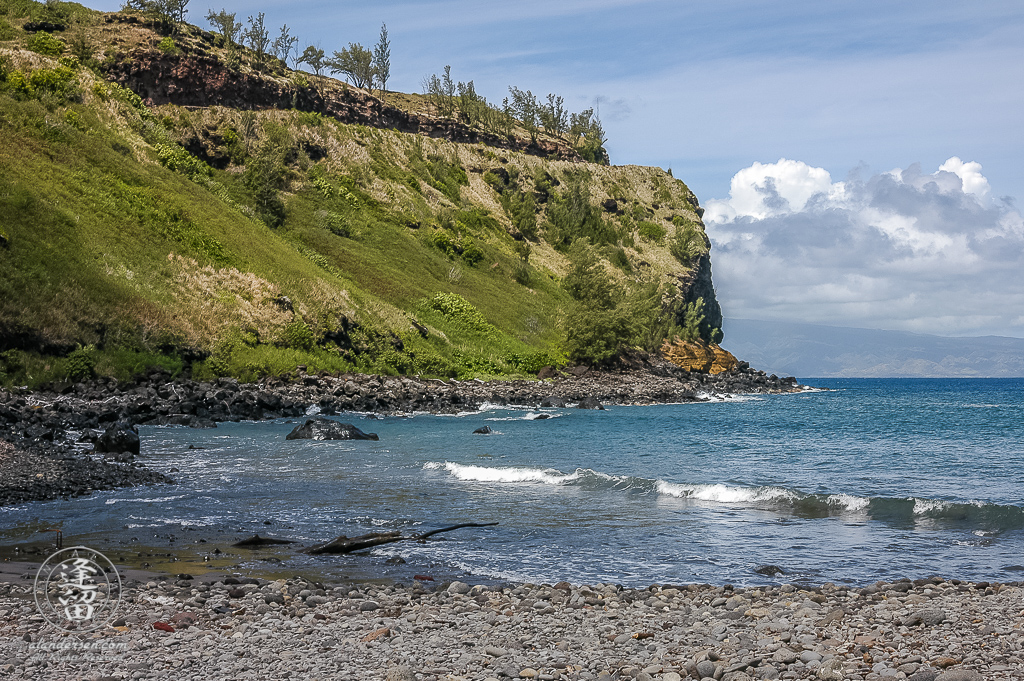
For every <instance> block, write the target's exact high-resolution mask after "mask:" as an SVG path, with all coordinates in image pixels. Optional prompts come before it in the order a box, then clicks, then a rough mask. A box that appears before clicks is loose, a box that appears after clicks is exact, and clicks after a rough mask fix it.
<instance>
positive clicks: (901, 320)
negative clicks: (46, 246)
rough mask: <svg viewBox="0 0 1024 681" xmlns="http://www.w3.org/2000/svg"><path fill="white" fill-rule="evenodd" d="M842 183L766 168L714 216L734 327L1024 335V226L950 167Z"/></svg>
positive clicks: (980, 185)
mask: <svg viewBox="0 0 1024 681" xmlns="http://www.w3.org/2000/svg"><path fill="white" fill-rule="evenodd" d="M865 174H866V171H865V170H864V169H863V168H860V169H855V170H853V171H851V173H850V174H849V175H848V176H847V177H846V178H845V179H843V180H841V181H833V178H832V177H831V175H830V174H829V172H828V171H826V170H825V169H823V168H816V167H813V166H810V165H808V164H806V163H803V162H801V161H794V160H788V159H780V160H779V161H778V162H777V163H754V164H753V165H751V166H750V167H748V168H744V169H743V170H741V171H739V172H738V173H736V175H735V176H734V177H733V178H732V182H731V186H730V192H729V197H728V198H726V199H718V200H712V201H709V202H708V203H707V206H706V209H707V210H706V213H705V216H704V219H705V222H706V223H707V226H708V229H707V231H708V234H709V236H710V237H711V240H712V242H713V244H714V246H715V251H714V257H713V260H714V264H715V282H716V284H717V285H718V290H719V297H720V298H721V301H722V305H723V308H724V310H725V312H726V316H730V317H736V318H751V319H769V320H790V321H805V322H816V323H826V324H835V325H840V326H858V327H871V328H885V329H899V330H908V331H918V332H922V333H935V334H940V335H983V334H996V335H1012V336H1024V323H1022V318H1021V310H1024V276H1022V275H1021V273H1022V272H1024V219H1022V217H1021V213H1020V212H1019V211H1018V210H1017V209H1015V208H1014V206H1013V204H1012V202H1011V201H1010V200H1009V199H997V198H994V197H993V196H992V190H991V187H990V185H989V182H988V180H987V178H986V177H985V176H984V175H983V174H982V167H981V164H979V163H977V162H974V161H970V162H965V161H963V160H961V159H960V158H958V157H955V156H954V157H952V158H950V159H949V160H948V161H946V162H945V163H943V164H942V165H941V166H939V168H937V169H936V170H935V171H933V172H925V171H923V170H922V169H921V167H920V166H919V165H918V164H914V165H911V166H909V167H907V168H905V169H902V170H899V169H897V170H893V171H889V172H885V173H879V174H873V175H870V176H868V177H866V178H865V177H863V175H865Z"/></svg>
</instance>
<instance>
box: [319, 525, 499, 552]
mask: <svg viewBox="0 0 1024 681" xmlns="http://www.w3.org/2000/svg"><path fill="white" fill-rule="evenodd" d="M497 524H498V523H460V524H458V525H452V526H451V527H442V528H441V529H439V530H431V531H430V532H423V533H421V534H414V535H410V536H408V537H403V536H402V533H401V532H371V533H370V534H362V535H359V536H358V537H346V536H345V535H341V536H340V537H337V538H335V539H332V540H331V541H329V542H326V543H324V544H317V545H315V546H310V547H309V548H308V549H303V550H302V553H309V554H312V555H314V556H318V555H321V554H324V553H352V552H353V551H361V550H363V549H369V548H373V547H374V546H380V545H381V544H391V543H393V542H396V541H409V540H413V541H423V540H425V539H426V538H427V537H430V536H433V535H435V534H440V533H441V532H451V531H452V530H458V529H461V528H463V527H490V526H492V525H497Z"/></svg>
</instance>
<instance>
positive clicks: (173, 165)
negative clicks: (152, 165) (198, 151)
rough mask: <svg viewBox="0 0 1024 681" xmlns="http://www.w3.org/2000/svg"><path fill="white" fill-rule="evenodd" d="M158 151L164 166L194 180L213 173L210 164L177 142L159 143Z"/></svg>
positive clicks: (197, 180) (158, 156) (196, 180)
mask: <svg viewBox="0 0 1024 681" xmlns="http://www.w3.org/2000/svg"><path fill="white" fill-rule="evenodd" d="M156 153H157V158H158V159H159V160H160V163H161V164H162V165H163V166H165V167H167V168H169V169H170V170H173V171H175V172H178V173H181V174H182V175H184V176H185V177H187V178H188V179H190V180H192V181H193V182H199V181H200V180H202V179H203V178H206V177H209V176H210V174H211V170H210V166H208V165H206V164H205V163H203V162H202V161H201V160H199V159H198V158H196V157H195V156H193V155H192V154H190V153H188V152H187V151H185V150H184V149H182V148H181V147H180V146H178V145H177V144H157V145H156Z"/></svg>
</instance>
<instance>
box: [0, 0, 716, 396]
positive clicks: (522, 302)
mask: <svg viewBox="0 0 1024 681" xmlns="http://www.w3.org/2000/svg"><path fill="white" fill-rule="evenodd" d="M54 7H56V8H57V9H58V10H60V9H61V8H62V7H63V8H64V10H65V12H66V14H67V15H68V16H71V17H72V19H70V20H68V21H66V22H65V23H66V24H67V26H66V28H65V29H64V30H63V31H55V32H54V34H53V35H51V34H49V33H46V32H44V31H42V30H35V31H26V30H25V28H24V27H25V26H26V24H27V23H28V22H31V21H36V22H37V23H38V21H39V16H38V15H39V14H41V13H45V12H46V11H52V10H53V8H54ZM48 8H49V9H48ZM3 12H6V16H2V15H0V216H2V218H0V220H2V222H0V225H2V226H0V346H2V347H0V349H2V350H3V351H4V352H3V354H2V355H0V372H2V375H0V380H2V381H3V382H5V383H7V384H11V383H14V384H26V383H27V384H31V385H38V384H40V383H43V382H47V381H51V380H57V379H64V378H72V379H73V378H77V377H83V376H87V375H91V374H93V373H100V374H111V375H116V376H120V377H122V378H124V377H127V376H129V375H130V374H131V373H133V372H136V371H140V370H142V369H144V368H145V367H147V366H149V365H153V364H157V365H161V366H165V367H167V368H169V369H171V370H172V371H181V370H182V369H184V368H185V367H190V370H191V371H192V372H193V374H194V375H196V376H197V377H208V376H214V375H235V376H239V377H241V378H246V379H252V378H256V377H259V376H264V375H268V374H279V373H286V372H289V371H293V370H294V369H295V367H296V366H297V365H306V366H307V367H308V370H309V371H311V372H312V371H317V370H326V371H348V370H359V371H367V372H381V373H391V374H393V373H420V374H425V375H438V376H461V377H469V376H490V375H531V374H535V373H536V372H537V370H538V369H540V368H541V367H542V366H545V365H549V364H563V363H566V362H568V361H570V360H573V361H603V360H607V359H608V357H609V356H610V355H611V354H614V352H616V351H619V350H621V349H622V348H623V347H626V346H630V345H640V346H645V347H649V348H652V349H653V348H655V347H657V345H658V341H659V340H660V339H661V338H662V337H664V336H665V335H666V334H675V333H683V334H685V333H691V334H694V333H696V334H699V335H703V336H705V337H707V338H711V337H712V336H713V335H714V334H715V333H716V330H715V329H713V328H711V326H710V325H709V323H708V321H707V320H704V322H703V324H702V323H701V320H700V319H699V317H700V315H699V313H698V310H697V309H696V307H695V305H694V302H695V298H694V297H693V296H692V292H693V290H695V288H694V282H695V281H696V280H697V279H699V278H700V277H699V276H698V275H699V274H700V272H702V271H703V270H704V269H706V270H707V275H706V276H704V275H701V276H704V278H705V279H707V281H706V282H705V284H706V285H705V287H704V288H705V290H710V289H708V287H709V286H710V279H709V277H710V269H709V267H707V255H706V251H707V241H706V237H704V235H703V226H702V225H701V223H700V219H699V217H698V214H697V211H698V209H697V208H696V205H697V202H696V199H695V197H694V196H693V195H692V193H691V192H690V191H689V189H687V187H686V186H685V185H684V184H683V183H682V182H680V181H678V180H675V179H674V178H672V177H671V176H670V175H669V174H666V173H665V172H663V171H661V170H660V169H656V168H642V167H615V166H607V165H598V164H592V163H585V162H571V161H558V160H549V159H547V158H544V157H540V156H538V155H536V154H535V153H524V152H522V151H515V150H512V149H505V148H497V147H494V146H488V145H485V144H481V143H477V144H466V143H455V142H450V141H447V140H444V139H434V138H431V137H425V136H423V135H420V134H410V133H402V132H396V131H394V130H391V129H385V128H373V127H366V126H362V125H353V124H347V123H342V122H340V121H339V120H337V119H336V118H332V117H331V116H329V115H322V114H321V113H318V112H316V111H300V110H296V109H285V108H262V109H260V110H253V109H245V108H244V107H243V108H227V107H221V106H210V107H187V108H186V107H181V106H176V105H175V104H164V105H160V106H146V105H145V104H143V101H142V99H141V98H140V97H139V96H138V95H136V94H135V93H134V92H132V91H131V90H129V89H127V88H124V87H122V86H120V85H118V84H116V83H111V82H108V80H107V78H106V77H105V74H107V73H108V71H107V70H106V68H109V67H111V66H114V65H116V64H115V62H116V61H117V60H130V59H137V58H139V55H140V54H143V55H144V54H152V53H153V52H154V50H155V48H154V47H153V45H158V44H159V42H160V40H162V38H161V37H160V36H159V35H158V34H156V33H155V32H153V31H152V30H151V29H150V28H148V27H145V26H141V25H138V24H132V25H131V36H132V39H131V42H130V44H127V46H126V44H125V43H124V42H123V40H125V36H124V32H123V31H120V30H118V31H113V32H110V33H109V34H106V38H105V39H106V40H108V41H109V42H107V43H104V42H102V40H103V39H104V35H105V34H104V30H105V29H107V28H109V23H108V22H107V21H106V19H105V17H104V15H101V14H99V13H94V12H90V11H88V10H85V9H84V8H81V7H80V6H77V5H71V4H66V3H51V4H50V5H49V6H41V5H37V4H36V3H32V2H27V1H26V2H10V1H8V2H5V3H2V4H0V14H2V13H3ZM115 28H116V26H115ZM189 30H190V31H191V32H192V34H194V35H200V34H201V33H202V32H201V31H199V30H198V29H194V28H191V29H189ZM115 37H116V40H115ZM197 40H198V39H197ZM76 41H77V42H76ZM117 41H122V42H121V43H117ZM83 44H84V47H83ZM115 44H116V45H117V46H116V49H115ZM181 45H184V46H185V47H184V48H183V47H181ZM175 47H176V49H179V50H181V49H187V41H186V40H182V39H180V38H179V44H178V45H176V46H175ZM30 48H31V49H30ZM78 48H81V49H78ZM104 54H106V55H107V57H106V60H107V64H106V67H105V66H104V64H103V63H102V59H104V57H103V55H104ZM110 55H115V56H113V57H111V56H110ZM244 64H245V60H244V59H243V60H242V64H241V65H236V66H234V67H232V66H230V65H227V64H225V67H224V68H226V69H230V68H246V67H245V66H244ZM298 75H301V74H298ZM285 76H286V77H287V78H291V79H295V78H297V74H296V72H291V71H288V73H287V74H285ZM268 77H271V76H268ZM273 77H278V76H273ZM309 78H313V76H311V75H310V76H309ZM322 80H325V87H326V79H322ZM329 87H331V88H343V87H344V86H342V85H341V84H339V83H336V82H334V83H331V84H330V85H329ZM394 99H395V100H401V101H405V102H407V103H412V102H415V103H416V106H420V107H423V106H428V104H426V103H425V101H424V100H423V99H422V98H417V97H416V96H411V95H410V96H405V97H404V98H402V97H398V96H394ZM513 134H514V133H513ZM513 146H514V145H513ZM605 294H607V295H605ZM711 295H713V292H712V294H711ZM705 302H709V301H705ZM710 302H711V303H714V301H713V300H712V301H710ZM687 304H689V311H690V313H691V314H690V316H689V318H687V316H686V311H687ZM709 307H710V306H709ZM714 308H715V309H717V303H714ZM713 316H714V315H712V317H713ZM687 321H689V322H690V324H689V327H690V329H689V331H687V328H686V327H687V324H686V323H687ZM605 346H608V348H609V349H610V352H603V351H599V350H600V348H603V347H605ZM594 348H597V349H598V350H595V351H591V349H594Z"/></svg>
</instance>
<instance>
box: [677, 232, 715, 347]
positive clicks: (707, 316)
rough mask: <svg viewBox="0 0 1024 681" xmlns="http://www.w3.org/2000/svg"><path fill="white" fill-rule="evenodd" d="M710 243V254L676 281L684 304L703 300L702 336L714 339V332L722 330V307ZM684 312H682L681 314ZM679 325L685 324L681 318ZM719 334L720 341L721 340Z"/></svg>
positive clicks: (705, 255) (678, 276)
mask: <svg viewBox="0 0 1024 681" xmlns="http://www.w3.org/2000/svg"><path fill="white" fill-rule="evenodd" d="M710 246H711V244H710V241H709V242H708V248H709V252H708V253H705V254H704V255H702V256H700V258H699V259H698V260H697V262H696V264H695V265H694V267H693V268H692V269H690V270H687V271H685V272H683V273H681V274H679V275H677V277H676V279H677V281H678V282H679V283H678V288H679V291H680V293H681V294H682V299H683V302H684V303H686V304H690V303H696V302H697V300H698V299H701V300H702V301H703V303H704V308H703V310H704V321H703V322H702V323H701V335H702V336H703V337H704V338H712V336H713V335H714V331H715V330H716V329H717V330H719V332H721V329H722V306H721V305H720V304H719V302H718V297H717V296H716V295H715V285H714V282H713V281H712V280H711V253H710ZM681 313H682V310H680V314H681ZM677 322H678V323H679V324H682V323H683V319H682V317H681V316H680V318H679V319H677ZM720 339H721V338H720V334H719V340H720Z"/></svg>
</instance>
